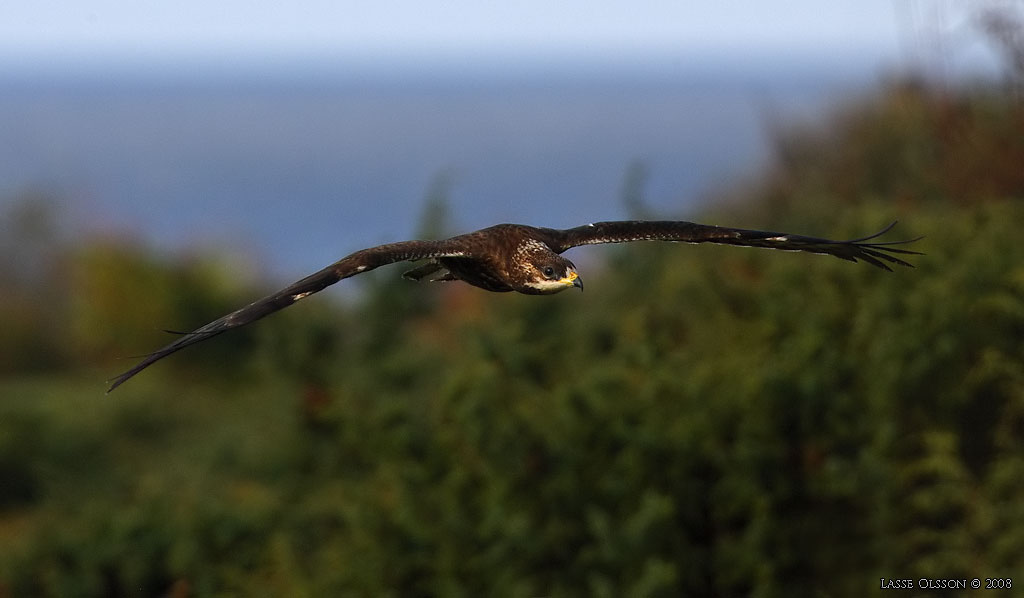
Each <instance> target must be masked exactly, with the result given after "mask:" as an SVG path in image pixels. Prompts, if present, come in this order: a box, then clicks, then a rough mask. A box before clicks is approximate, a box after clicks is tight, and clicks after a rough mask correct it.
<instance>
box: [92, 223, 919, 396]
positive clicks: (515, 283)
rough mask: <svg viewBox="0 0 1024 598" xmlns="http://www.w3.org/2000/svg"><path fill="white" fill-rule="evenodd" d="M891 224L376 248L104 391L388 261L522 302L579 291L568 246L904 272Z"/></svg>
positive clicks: (488, 238) (656, 227) (520, 233)
mask: <svg viewBox="0 0 1024 598" xmlns="http://www.w3.org/2000/svg"><path fill="white" fill-rule="evenodd" d="M895 225H896V223H895V222H893V223H892V224H890V225H889V226H887V227H886V228H884V229H882V230H881V231H879V232H877V233H875V234H873V235H868V236H866V237H861V238H858V239H850V240H847V241H832V240H829V239H819V238H816V237H806V236H802V235H792V234H789V233H777V232H768V231H758V230H746V229H742V228H726V227H720V226H709V225H705V224H696V223H693V222H683V221H643V220H633V221H617V222H596V223H594V224H587V225H584V226H578V227H576V228H570V229H565V230H557V229H552V228H540V227H534V226H526V225H522V224H498V225H496V226H491V227H488V228H484V229H481V230H478V231H475V232H471V233H466V234H464V235H458V236H455V237H451V238H450V239H443V240H436V241H402V242H399V243H388V244H386V245H378V246H377V247H371V248H369V249H363V250H360V251H357V252H355V253H352V254H350V255H347V256H345V257H343V258H341V259H340V260H338V261H337V262H335V263H333V264H331V265H330V266H327V267H326V268H324V269H323V270H320V271H319V272H316V273H314V274H311V275H309V276H307V277H305V278H303V279H302V280H299V281H297V282H295V283H293V284H292V285H290V286H288V287H286V288H285V289H283V290H281V291H278V292H276V293H274V294H273V295H270V296H268V297H264V298H262V299H259V300H258V301H255V302H253V303H250V304H249V305H246V306H245V307H243V308H241V309H238V310H236V311H233V312H231V313H229V314H227V315H226V316H224V317H221V318H218V319H216V320H214V321H212V322H210V323H209V324H206V325H204V326H200V327H199V328H197V329H195V330H193V331H192V332H188V333H184V334H182V335H181V336H180V337H179V338H178V339H176V340H175V341H174V342H172V343H170V344H168V345H167V346H166V347H163V348H162V349H159V350H158V351H155V352H153V353H150V354H148V355H146V356H145V357H144V358H143V359H142V361H140V362H139V363H138V364H137V365H135V366H134V367H133V368H131V369H130V370H128V371H126V372H124V373H123V374H121V375H119V376H117V377H116V378H114V379H113V380H112V381H111V386H110V389H109V390H108V391H107V392H110V391H111V390H114V389H115V388H117V387H118V386H120V385H121V384H122V383H124V382H125V381H126V380H128V379H129V378H131V377H132V376H134V375H135V374H137V373H139V372H140V371H142V370H143V369H145V368H146V367H148V366H149V365H151V364H152V363H153V362H155V361H158V360H160V359H163V358H164V357H167V356H168V355H170V354H171V353H174V352H176V351H179V350H181V349H184V348H185V347H187V346H189V345H193V344H195V343H198V342H202V341H204V340H206V339H208V338H211V337H213V336H216V335H218V334H220V333H222V332H227V331H228V330H231V329H232V328H238V327H239V326H244V325H246V324H249V323H251V322H255V321H256V320H258V319H260V318H262V317H263V316H266V315H268V314H270V313H273V312H275V311H277V310H279V309H284V308H285V307H288V306H289V305H291V304H293V303H295V302H296V301H298V300H300V299H304V298H306V297H308V296H310V295H312V294H313V293H316V292H318V291H321V290H323V289H324V288H326V287H328V286H330V285H332V284H334V283H336V282H338V281H339V280H342V279H344V278H348V277H350V276H355V275H356V274H361V273H363V272H368V271H370V270H373V269H374V268H378V267H380V266H385V265H388V264H393V263H395V262H402V261H410V262H415V261H420V260H427V261H425V262H424V263H423V264H421V265H419V266H417V267H415V268H413V269H412V270H410V271H408V272H406V273H405V274H404V276H405V277H406V278H409V279H412V280H417V281H418V280H421V279H424V278H427V277H431V278H430V280H432V281H453V280H461V281H463V282H466V283H469V284H471V285H473V286H476V287H480V288H482V289H485V290H488V291H495V292H507V291H516V292H519V293H525V294H528V295H546V294H551V293H557V292H559V291H563V290H565V289H569V288H578V289H582V288H583V281H582V279H581V278H580V277H579V274H578V273H577V272H576V266H575V265H573V263H572V262H571V261H569V260H568V259H566V258H564V257H562V255H561V254H562V253H563V252H564V251H566V250H567V249H570V248H572V247H577V246H580V245H595V244H598V243H626V242H630V241H675V242H685V243H720V244H725V245H739V246H743V247H766V248H769V249H782V250H789V251H807V252H810V253H820V254H827V255H833V256H835V257H838V258H840V259H844V260H847V261H851V262H856V261H857V260H863V261H865V262H867V263H869V264H871V265H873V266H877V267H879V268H884V269H885V270H889V271H891V268H889V266H888V265H887V263H888V264H898V265H900V266H911V265H910V264H909V263H907V262H905V261H904V260H902V259H900V258H899V257H897V256H898V255H901V254H902V255H907V254H914V255H920V253H919V252H916V251H910V250H908V249H903V248H900V247H896V246H897V245H904V244H906V243H912V242H914V241H917V240H918V239H920V237H918V238H917V239H908V240H905V241H888V242H878V241H874V239H876V238H877V237H879V236H881V235H883V234H885V233H886V232H888V231H889V229H891V228H892V227H893V226H895ZM911 267H912V266H911Z"/></svg>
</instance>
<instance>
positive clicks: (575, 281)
mask: <svg viewBox="0 0 1024 598" xmlns="http://www.w3.org/2000/svg"><path fill="white" fill-rule="evenodd" d="M558 282H560V283H562V284H564V285H565V286H567V287H576V288H578V289H579V290H581V291H582V290H583V279H582V278H580V275H579V274H577V273H576V272H575V271H573V272H570V273H569V275H568V276H566V277H565V278H562V279H560V280H559V281H558Z"/></svg>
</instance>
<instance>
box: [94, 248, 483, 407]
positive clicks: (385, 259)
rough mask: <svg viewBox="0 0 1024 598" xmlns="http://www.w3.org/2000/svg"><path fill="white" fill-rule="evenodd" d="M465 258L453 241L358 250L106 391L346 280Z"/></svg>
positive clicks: (197, 334) (183, 341)
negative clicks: (403, 265)
mask: <svg viewBox="0 0 1024 598" xmlns="http://www.w3.org/2000/svg"><path fill="white" fill-rule="evenodd" d="M465 255H466V254H465V252H464V251H463V249H462V248H461V247H460V246H459V245H458V244H457V243H455V242H453V240H451V239H449V240H444V241H403V242H400V243H389V244H387V245H380V246H378V247H371V248H369V249H363V250H361V251H357V252H355V253H353V254H350V255H348V256H345V257H343V258H341V259H340V260H338V261H337V262H335V263H333V264H331V265H330V266H327V267H326V268H324V269H323V270H320V271H319V272H316V273H314V274H310V275H309V276H307V277H305V278H303V279H302V280H299V281H296V282H295V283H293V284H291V285H289V286H288V287H287V288H285V289H282V290H280V291H278V292H276V293H274V294H273V295H269V296H267V297H264V298H262V299H259V300H258V301H254V302H252V303H250V304H249V305H246V306H245V307H243V308H241V309H238V310H235V311H233V312H231V313H229V314H227V315H226V316H223V317H221V318H218V319H216V320H214V321H212V322H210V323H209V324H206V325H204V326H200V327H199V328H197V329H195V330H193V331H192V332H186V333H184V334H182V335H181V336H180V337H178V339H177V340H175V341H174V342H172V343H170V344H168V345H167V346H166V347H163V348H162V349H159V350H157V351H154V352H153V353H150V354H148V355H146V356H145V357H144V358H143V360H142V361H140V362H139V363H138V364H137V365H135V366H134V367H133V368H131V369H130V370H128V371H126V372H124V373H123V374H121V375H119V376H117V377H116V378H114V379H112V380H110V381H109V382H110V383H111V384H110V388H109V389H107V392H110V391H112V390H114V389H115V388H117V387H118V386H120V385H121V384H123V383H124V382H125V381H126V380H128V379H129V378H131V377H132V376H134V375H135V374H138V373H139V372H141V371H142V370H144V369H145V368H147V367H148V366H149V365H151V364H152V363H153V362H155V361H159V360H160V359H163V358H164V357H167V356H168V355H170V354H171V353H174V352H176V351H180V350H181V349H184V348H185V347H187V346H189V345H194V344H195V343H198V342H202V341H204V340H206V339H208V338H211V337H214V336H216V335H218V334H220V333H222V332H227V331H228V330H231V329H232V328H238V327H239V326H245V325H246V324H249V323H251V322H255V321H256V320H258V319H260V318H262V317H263V316H266V315H269V314H271V313H273V312H275V311H278V310H280V309H284V308H286V307H288V306H289V305H291V304H293V303H295V302H296V301H299V300H300V299H304V298H306V297H308V296H309V295H312V294H313V293H316V292H318V291H322V290H323V289H325V288H327V287H329V286H330V285H332V284H334V283H336V282H338V281H339V280H342V279H344V278H348V277H350V276H355V275H356V274H361V273H363V272H368V271H370V270H373V269H374V268H377V267H380V266H385V265H387V264H393V263H395V262H401V261H407V260H408V261H415V260H421V259H427V258H436V257H463V256H465Z"/></svg>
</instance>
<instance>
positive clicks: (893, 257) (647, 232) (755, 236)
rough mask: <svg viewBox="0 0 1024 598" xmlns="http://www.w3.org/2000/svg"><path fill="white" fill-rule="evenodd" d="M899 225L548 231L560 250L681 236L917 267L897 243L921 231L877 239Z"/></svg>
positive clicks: (611, 225) (632, 225)
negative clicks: (841, 231)
mask: <svg viewBox="0 0 1024 598" xmlns="http://www.w3.org/2000/svg"><path fill="white" fill-rule="evenodd" d="M894 226H896V223H895V222H893V223H892V224H890V225H889V226H887V227H885V228H883V229H882V230H880V231H878V232H877V233H874V234H872V235H868V236H866V237H860V238H858V239H848V240H845V241H833V240H831V239H822V238H818V237H807V236H804V235H794V234H790V233H778V232H770V231H762V230H748V229H743V228H729V227H725V226H711V225H707V224H697V223H695V222H685V221H682V220H660V221H658V220H624V221H618V222H595V223H594V224H586V225H583V226H577V227H576V228H570V229H567V230H554V231H553V230H550V229H549V230H548V231H547V232H548V233H549V234H552V235H553V238H552V240H551V241H550V242H549V245H550V246H551V248H552V249H553V250H554V251H556V252H558V253H561V252H563V251H565V250H567V249H569V248H570V247H577V246H579V245H595V244H599V243H627V242H631V241H677V242H684V243H720V244H723V245H739V246H741V247H764V248H767V249H782V250H785V251H807V252H810V253H822V254H827V255H832V256H835V257H838V258H840V259H844V260H847V261H850V262H856V261H857V260H863V261H865V262H867V263H869V264H871V265H873V266H877V267H879V268H883V269H885V270H890V268H889V266H888V265H886V262H888V263H890V264H898V265H900V266H908V267H912V266H911V264H910V263H908V262H906V261H904V260H902V259H900V258H899V257H897V255H920V253H919V252H917V251H911V250H909V249H903V248H899V247H894V246H895V245H904V244H907V243H913V242H914V241H917V240H919V239H920V238H921V237H918V238H916V239H908V240H905V241H885V242H879V241H874V240H873V239H876V238H878V237H880V236H882V235H884V234H885V233H887V232H889V230H890V229H892V227H894Z"/></svg>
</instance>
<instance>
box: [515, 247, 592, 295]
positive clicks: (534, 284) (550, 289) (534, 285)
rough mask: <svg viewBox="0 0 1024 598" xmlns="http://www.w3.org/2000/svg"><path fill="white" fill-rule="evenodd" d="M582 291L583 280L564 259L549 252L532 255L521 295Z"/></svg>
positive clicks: (570, 263) (574, 267) (572, 265)
mask: <svg viewBox="0 0 1024 598" xmlns="http://www.w3.org/2000/svg"><path fill="white" fill-rule="evenodd" d="M571 288H577V289H580V290H581V291H582V290H583V279H581V278H580V275H579V274H577V273H576V266H575V265H574V264H573V263H572V262H570V261H569V260H567V259H565V258H564V257H562V256H560V255H558V254H557V253H553V252H550V251H546V252H542V253H538V254H534V255H532V256H531V259H530V260H529V263H528V265H527V272H526V280H525V281H524V282H523V288H521V289H518V290H519V291H520V292H522V293H529V294H533V295H550V294H552V293H558V292H559V291H564V290H566V289H571Z"/></svg>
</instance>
